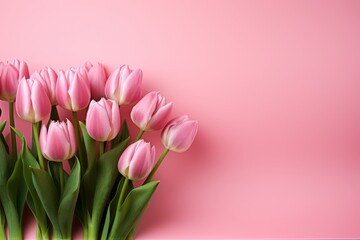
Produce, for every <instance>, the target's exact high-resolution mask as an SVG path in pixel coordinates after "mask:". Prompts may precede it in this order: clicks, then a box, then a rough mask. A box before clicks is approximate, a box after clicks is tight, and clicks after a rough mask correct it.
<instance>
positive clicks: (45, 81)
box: [31, 67, 58, 105]
mask: <svg viewBox="0 0 360 240" xmlns="http://www.w3.org/2000/svg"><path fill="white" fill-rule="evenodd" d="M57 77H58V76H57V74H56V72H55V71H54V70H53V69H52V68H50V67H47V68H45V69H41V70H40V71H35V72H34V73H33V74H31V78H32V79H35V80H38V81H39V82H40V83H41V85H42V86H43V87H44V89H45V91H46V94H47V95H48V97H49V99H50V102H51V105H56V104H57V101H56V82H57Z"/></svg>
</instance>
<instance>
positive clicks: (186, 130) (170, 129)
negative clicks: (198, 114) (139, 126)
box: [161, 116, 198, 152]
mask: <svg viewBox="0 0 360 240" xmlns="http://www.w3.org/2000/svg"><path fill="white" fill-rule="evenodd" d="M197 131H198V122H197V121H194V120H190V119H189V117H188V116H181V117H178V118H175V119H173V120H171V121H170V122H169V123H168V124H167V125H166V126H165V128H164V130H163V132H162V134H161V138H162V143H163V144H164V146H165V148H167V149H169V150H171V151H174V152H185V151H186V150H188V148H189V147H190V146H191V144H192V143H193V141H194V138H195V136H196V133H197Z"/></svg>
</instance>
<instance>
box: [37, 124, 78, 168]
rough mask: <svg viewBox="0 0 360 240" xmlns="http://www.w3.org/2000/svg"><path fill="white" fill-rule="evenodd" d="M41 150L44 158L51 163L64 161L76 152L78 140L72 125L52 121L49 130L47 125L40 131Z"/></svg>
mask: <svg viewBox="0 0 360 240" xmlns="http://www.w3.org/2000/svg"><path fill="white" fill-rule="evenodd" d="M39 140H40V148H41V152H42V154H43V156H44V157H45V158H47V159H48V160H50V161H58V162H60V161H64V160H68V159H70V158H72V157H73V156H74V154H75V152H76V139H75V132H74V127H73V125H72V123H71V122H70V121H69V120H67V121H66V122H58V121H51V122H50V125H49V129H47V128H46V126H45V125H43V126H42V127H41V131H40V137H39Z"/></svg>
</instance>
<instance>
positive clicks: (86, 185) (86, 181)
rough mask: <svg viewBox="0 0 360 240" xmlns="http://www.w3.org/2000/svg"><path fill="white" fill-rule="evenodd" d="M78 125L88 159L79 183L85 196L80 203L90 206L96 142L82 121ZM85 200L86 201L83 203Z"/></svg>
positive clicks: (95, 173) (91, 202)
mask: <svg viewBox="0 0 360 240" xmlns="http://www.w3.org/2000/svg"><path fill="white" fill-rule="evenodd" d="M80 127H81V131H82V133H83V139H84V143H85V149H86V155H87V161H88V167H87V169H86V172H85V173H84V176H83V179H82V184H81V186H82V187H83V190H82V194H85V196H82V198H81V201H82V204H85V205H86V206H92V204H93V199H94V186H95V182H96V176H97V167H96V166H95V165H96V164H95V160H96V142H95V140H94V139H92V138H91V137H90V135H89V133H88V132H87V130H86V126H85V125H84V124H83V123H82V122H80ZM85 201H86V203H84V202H85ZM87 210H90V211H91V209H87Z"/></svg>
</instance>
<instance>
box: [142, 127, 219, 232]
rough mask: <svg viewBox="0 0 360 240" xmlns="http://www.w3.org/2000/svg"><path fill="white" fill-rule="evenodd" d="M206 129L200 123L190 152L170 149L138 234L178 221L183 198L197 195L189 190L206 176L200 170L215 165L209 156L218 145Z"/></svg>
mask: <svg viewBox="0 0 360 240" xmlns="http://www.w3.org/2000/svg"><path fill="white" fill-rule="evenodd" d="M206 132H207V131H206V129H205V128H204V126H203V127H202V126H201V125H200V127H199V132H198V135H197V137H196V140H195V142H194V144H193V145H192V146H191V149H190V150H189V151H188V152H187V153H174V152H171V153H170V154H169V155H168V156H167V158H166V160H165V163H164V165H163V166H162V167H161V170H160V171H159V172H158V174H157V175H156V179H159V180H160V184H159V187H158V189H157V191H156V192H155V194H154V196H153V199H152V200H151V202H150V206H149V207H148V211H147V212H146V213H145V216H144V218H143V220H142V222H141V224H140V227H139V231H138V235H137V236H138V237H140V238H141V237H142V236H146V233H147V232H149V231H150V230H154V229H158V230H160V229H161V228H162V227H163V226H166V225H172V224H176V222H177V220H178V219H181V218H182V217H184V215H183V214H182V212H181V211H178V210H177V209H178V208H181V207H182V205H183V203H182V202H181V200H182V199H185V200H188V199H191V198H193V197H194V196H192V194H191V193H190V194H189V193H188V192H187V191H186V189H187V188H191V185H192V182H193V181H199V180H201V179H200V178H203V177H202V175H201V174H198V173H199V172H204V171H209V170H210V168H211V166H212V163H211V162H209V155H210V154H211V150H210V149H212V148H213V147H215V146H214V144H213V143H212V141H214V140H213V139H209V137H210V136H209V135H207V134H206ZM208 197H211V195H210V194H209V196H208Z"/></svg>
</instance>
